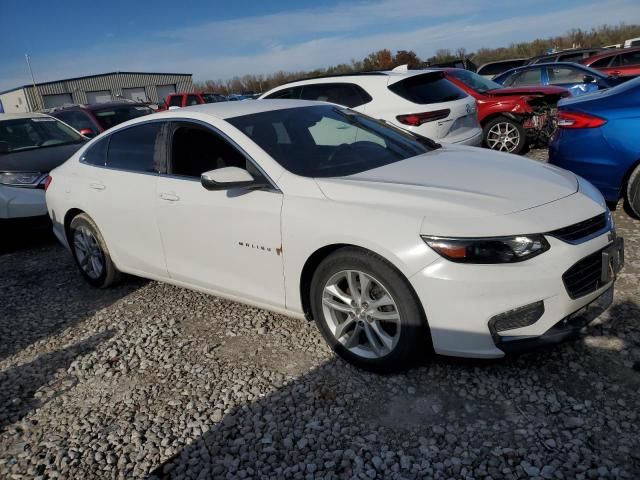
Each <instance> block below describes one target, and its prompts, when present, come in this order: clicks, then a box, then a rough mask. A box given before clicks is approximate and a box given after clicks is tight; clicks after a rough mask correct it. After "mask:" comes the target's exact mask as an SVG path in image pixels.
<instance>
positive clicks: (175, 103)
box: [169, 95, 182, 107]
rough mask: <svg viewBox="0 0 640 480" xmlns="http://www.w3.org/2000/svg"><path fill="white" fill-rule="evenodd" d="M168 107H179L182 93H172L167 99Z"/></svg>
mask: <svg viewBox="0 0 640 480" xmlns="http://www.w3.org/2000/svg"><path fill="white" fill-rule="evenodd" d="M169 106H170V107H181V106H182V95H173V96H172V97H171V99H170V100H169Z"/></svg>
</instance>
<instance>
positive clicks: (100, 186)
mask: <svg viewBox="0 0 640 480" xmlns="http://www.w3.org/2000/svg"><path fill="white" fill-rule="evenodd" d="M89 186H90V187H91V188H93V189H94V190H104V189H105V188H107V187H105V186H104V185H103V184H102V183H90V184H89Z"/></svg>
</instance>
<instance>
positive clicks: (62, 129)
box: [0, 117, 84, 152]
mask: <svg viewBox="0 0 640 480" xmlns="http://www.w3.org/2000/svg"><path fill="white" fill-rule="evenodd" d="M83 141H84V137H82V136H81V135H80V134H78V133H77V132H76V131H75V130H73V129H72V128H70V127H68V126H67V125H65V124H64V123H62V122H60V121H58V120H56V119H55V118H53V117H30V118H16V119H12V120H0V142H5V143H6V144H7V150H6V151H7V152H16V151H21V150H31V149H34V148H43V147H53V146H56V145H68V144H71V143H80V142H83Z"/></svg>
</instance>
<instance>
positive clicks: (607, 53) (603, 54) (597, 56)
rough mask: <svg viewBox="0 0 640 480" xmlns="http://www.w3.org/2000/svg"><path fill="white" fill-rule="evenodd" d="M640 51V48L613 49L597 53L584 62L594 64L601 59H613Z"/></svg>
mask: <svg viewBox="0 0 640 480" xmlns="http://www.w3.org/2000/svg"><path fill="white" fill-rule="evenodd" d="M638 51H640V47H629V48H611V49H609V50H606V51H604V52H601V53H596V54H595V55H591V56H590V57H588V58H585V59H584V60H583V62H584V63H587V62H589V63H592V62H594V61H596V60H600V59H601V58H606V57H613V56H614V55H620V54H621V53H626V52H638Z"/></svg>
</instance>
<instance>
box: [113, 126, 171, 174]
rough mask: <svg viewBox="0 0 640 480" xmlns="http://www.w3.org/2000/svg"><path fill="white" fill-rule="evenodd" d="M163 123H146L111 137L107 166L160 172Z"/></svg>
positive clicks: (134, 170)
mask: <svg viewBox="0 0 640 480" xmlns="http://www.w3.org/2000/svg"><path fill="white" fill-rule="evenodd" d="M161 128H162V122H153V123H144V124H142V125H135V126H133V127H129V128H125V129H124V130H120V131H118V132H115V133H113V134H111V135H110V138H111V139H110V141H109V149H108V154H107V166H108V167H111V168H117V169H122V170H130V171H133V172H148V173H151V172H158V170H159V168H158V165H157V161H156V159H158V158H160V157H161V154H162V149H163V142H162V137H161V136H160V135H159V133H160V130H161Z"/></svg>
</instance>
